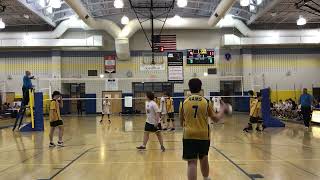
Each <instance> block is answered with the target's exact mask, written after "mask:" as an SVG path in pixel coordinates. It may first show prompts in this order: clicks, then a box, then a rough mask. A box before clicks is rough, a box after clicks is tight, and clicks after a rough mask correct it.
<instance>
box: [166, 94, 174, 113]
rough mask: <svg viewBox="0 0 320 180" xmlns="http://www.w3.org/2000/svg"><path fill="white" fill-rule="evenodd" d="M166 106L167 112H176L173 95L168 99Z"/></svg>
mask: <svg viewBox="0 0 320 180" xmlns="http://www.w3.org/2000/svg"><path fill="white" fill-rule="evenodd" d="M166 107H167V112H168V113H173V112H174V106H173V99H172V97H168V98H167V99H166Z"/></svg>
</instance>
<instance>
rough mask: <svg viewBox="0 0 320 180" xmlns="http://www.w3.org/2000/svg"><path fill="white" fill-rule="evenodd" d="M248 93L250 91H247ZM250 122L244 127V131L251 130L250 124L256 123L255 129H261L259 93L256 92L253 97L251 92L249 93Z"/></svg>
mask: <svg viewBox="0 0 320 180" xmlns="http://www.w3.org/2000/svg"><path fill="white" fill-rule="evenodd" d="M249 94H250V93H249ZM250 95H251V97H250V122H249V123H248V126H247V127H246V128H244V129H243V130H244V131H245V132H249V131H251V130H253V127H252V125H253V124H257V128H256V130H257V131H262V130H263V127H262V123H263V121H262V120H261V93H260V92H257V97H256V98H254V97H253V96H252V94H250Z"/></svg>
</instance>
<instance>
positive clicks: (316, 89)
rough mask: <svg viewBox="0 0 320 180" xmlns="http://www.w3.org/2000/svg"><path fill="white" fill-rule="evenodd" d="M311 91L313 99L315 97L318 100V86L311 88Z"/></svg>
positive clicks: (319, 97)
mask: <svg viewBox="0 0 320 180" xmlns="http://www.w3.org/2000/svg"><path fill="white" fill-rule="evenodd" d="M312 92H313V97H314V99H316V100H317V101H318V100H320V88H313V89H312Z"/></svg>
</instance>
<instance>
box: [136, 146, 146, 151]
mask: <svg viewBox="0 0 320 180" xmlns="http://www.w3.org/2000/svg"><path fill="white" fill-rule="evenodd" d="M137 149H138V150H146V147H144V146H139V147H137Z"/></svg>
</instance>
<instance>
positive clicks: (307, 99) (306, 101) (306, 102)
mask: <svg viewBox="0 0 320 180" xmlns="http://www.w3.org/2000/svg"><path fill="white" fill-rule="evenodd" d="M312 101H313V97H312V96H311V95H310V94H302V95H301V96H300V104H301V106H302V107H311V105H312Z"/></svg>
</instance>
